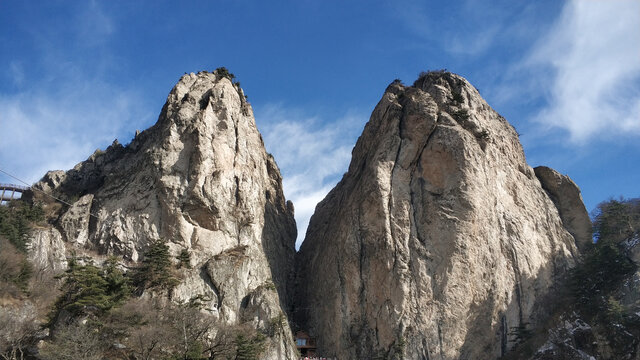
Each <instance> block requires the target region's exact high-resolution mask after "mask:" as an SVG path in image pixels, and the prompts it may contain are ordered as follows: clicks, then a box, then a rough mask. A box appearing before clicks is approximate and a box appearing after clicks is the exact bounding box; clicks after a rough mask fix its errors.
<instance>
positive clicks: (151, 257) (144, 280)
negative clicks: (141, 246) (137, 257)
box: [133, 240, 178, 293]
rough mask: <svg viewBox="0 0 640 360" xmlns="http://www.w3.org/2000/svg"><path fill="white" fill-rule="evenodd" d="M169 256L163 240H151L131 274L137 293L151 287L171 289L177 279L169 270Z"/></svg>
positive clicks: (176, 282)
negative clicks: (140, 262) (139, 262)
mask: <svg viewBox="0 0 640 360" xmlns="http://www.w3.org/2000/svg"><path fill="white" fill-rule="evenodd" d="M170 258H171V257H170V254H169V246H167V244H166V243H165V242H164V241H162V240H155V241H152V242H151V244H150V245H149V249H148V250H147V251H146V252H145V253H144V255H143V259H142V265H141V266H140V267H139V268H138V269H136V271H135V274H134V276H133V280H134V283H135V285H136V287H137V291H138V292H139V293H142V292H143V291H144V290H145V289H153V288H160V289H163V290H169V291H171V290H172V289H173V288H174V287H175V286H176V285H177V284H178V279H176V277H175V276H174V275H173V273H172V271H171V260H170Z"/></svg>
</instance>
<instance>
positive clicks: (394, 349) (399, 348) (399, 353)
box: [391, 336, 407, 359]
mask: <svg viewBox="0 0 640 360" xmlns="http://www.w3.org/2000/svg"><path fill="white" fill-rule="evenodd" d="M406 346H407V342H406V341H405V339H404V337H402V336H400V337H398V338H397V339H396V341H395V342H394V343H393V345H392V346H391V358H392V359H404V351H405V347H406Z"/></svg>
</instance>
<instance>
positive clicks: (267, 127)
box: [256, 104, 368, 248]
mask: <svg viewBox="0 0 640 360" xmlns="http://www.w3.org/2000/svg"><path fill="white" fill-rule="evenodd" d="M367 118H368V117H367V116H365V115H364V114H361V113H358V112H355V111H351V112H347V113H346V114H344V115H343V116H341V117H339V118H336V119H334V120H331V119H326V118H321V117H319V116H312V115H308V114H307V113H305V112H303V111H301V110H298V109H295V108H287V107H285V106H282V105H273V104H271V105H267V106H264V107H261V108H257V109H256V121H257V122H258V126H259V127H260V130H261V132H262V135H263V138H264V141H265V146H266V147H267V150H268V151H270V152H271V153H272V154H273V156H274V157H275V159H276V161H277V163H278V166H279V167H280V170H281V172H282V174H283V178H284V180H283V182H284V184H283V185H284V192H285V196H286V197H287V199H289V200H292V201H293V204H294V205H295V213H296V222H297V224H298V239H297V241H296V248H298V247H299V246H300V244H301V243H302V240H303V239H304V236H305V233H306V229H307V225H308V223H309V219H310V218H311V215H313V212H314V210H315V207H316V204H317V203H318V202H319V201H320V200H322V199H323V198H324V197H325V195H326V194H327V193H328V192H329V191H330V190H331V189H332V188H333V186H334V185H335V184H336V183H337V182H338V181H339V180H340V178H341V176H342V174H343V173H344V172H346V171H347V168H348V166H349V161H350V160H351V149H352V148H353V145H354V144H355V140H356V139H357V137H358V135H359V134H360V132H361V131H362V127H363V126H364V124H365V122H366V120H367Z"/></svg>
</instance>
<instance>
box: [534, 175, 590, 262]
mask: <svg viewBox="0 0 640 360" xmlns="http://www.w3.org/2000/svg"><path fill="white" fill-rule="evenodd" d="M533 170H534V171H535V173H536V177H538V180H540V183H541V184H542V188H544V189H545V190H546V191H547V193H548V194H549V196H550V197H551V200H553V203H554V204H556V207H557V208H558V212H559V213H560V218H562V222H563V223H564V227H565V228H566V229H567V230H568V231H569V232H570V233H571V235H573V237H574V238H575V239H576V245H577V246H578V248H579V249H580V250H584V249H585V248H586V247H587V246H589V244H592V243H593V237H592V229H591V219H589V213H588V212H587V208H585V206H584V202H582V195H580V189H579V188H578V185H576V184H575V183H574V182H573V181H572V180H571V179H570V178H569V177H568V176H566V175H562V174H560V173H558V172H557V171H555V170H553V169H551V168H549V167H546V166H538V167H536V168H535V169H533Z"/></svg>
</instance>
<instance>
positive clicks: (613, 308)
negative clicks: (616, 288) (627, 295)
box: [605, 296, 626, 324]
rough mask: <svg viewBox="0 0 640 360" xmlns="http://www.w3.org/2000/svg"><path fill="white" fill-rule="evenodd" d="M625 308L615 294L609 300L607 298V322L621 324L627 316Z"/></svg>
mask: <svg viewBox="0 0 640 360" xmlns="http://www.w3.org/2000/svg"><path fill="white" fill-rule="evenodd" d="M625 313H626V311H625V308H624V306H622V305H621V304H620V302H619V301H618V300H616V299H615V298H614V297H613V296H609V300H607V310H606V312H605V316H606V319H607V323H609V324H620V323H622V322H623V321H624V318H625V315H626V314H625Z"/></svg>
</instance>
